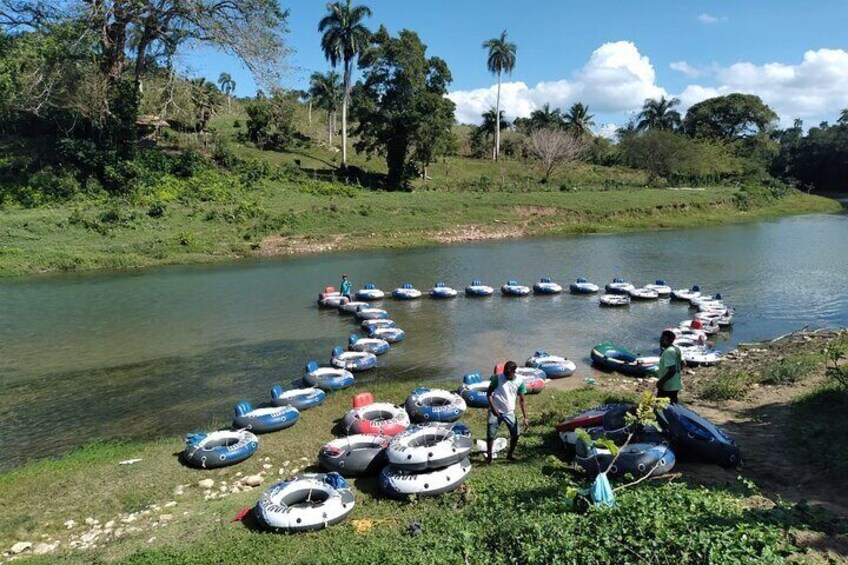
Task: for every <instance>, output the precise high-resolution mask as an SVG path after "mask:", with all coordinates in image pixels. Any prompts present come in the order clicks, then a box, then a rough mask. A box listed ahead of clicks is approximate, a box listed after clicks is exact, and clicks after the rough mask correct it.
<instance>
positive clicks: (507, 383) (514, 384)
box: [486, 361, 529, 465]
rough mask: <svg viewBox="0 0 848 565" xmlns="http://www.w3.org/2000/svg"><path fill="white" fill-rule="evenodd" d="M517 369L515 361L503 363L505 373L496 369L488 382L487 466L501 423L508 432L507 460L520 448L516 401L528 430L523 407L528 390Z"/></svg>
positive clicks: (524, 407)
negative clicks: (517, 446)
mask: <svg viewBox="0 0 848 565" xmlns="http://www.w3.org/2000/svg"><path fill="white" fill-rule="evenodd" d="M517 368H518V366H517V365H516V364H515V362H514V361H507V362H506V363H505V364H504V368H503V373H498V371H497V368H495V374H494V375H493V376H492V380H491V381H490V382H489V390H488V392H487V393H486V398H488V400H489V416H488V419H487V421H486V424H487V425H486V464H487V465H488V464H489V463H491V462H492V444H493V443H494V441H495V436H496V435H497V434H498V428H499V427H500V425H501V422H503V423H504V424H506V428H507V430H509V451H508V452H507V454H506V458H507V459H509V460H510V461H514V460H515V446H516V445H518V436H519V435H520V432H519V429H518V420H517V419H516V417H515V399H516V398H517V399H518V401H519V404H520V405H521V415H522V416H523V419H524V420H523V422H522V423H523V424H524V428H525V429H527V427H529V423H528V421H527V407H526V406H525V404H524V394H525V393H526V392H527V391H526V389H525V387H524V381H523V380H522V379H519V378H518V377H517V376H516V374H515V370H516V369H517Z"/></svg>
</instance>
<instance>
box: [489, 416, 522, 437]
mask: <svg viewBox="0 0 848 565" xmlns="http://www.w3.org/2000/svg"><path fill="white" fill-rule="evenodd" d="M501 422H503V423H504V424H506V429H507V430H509V437H511V438H513V439H514V438H517V437H518V436H519V432H518V418H516V417H515V412H513V413H512V414H507V415H506V416H501V417H498V416H495V415H494V414H493V413H492V411H491V410H489V417H488V419H487V420H486V439H495V436H497V435H498V428H500V427H501Z"/></svg>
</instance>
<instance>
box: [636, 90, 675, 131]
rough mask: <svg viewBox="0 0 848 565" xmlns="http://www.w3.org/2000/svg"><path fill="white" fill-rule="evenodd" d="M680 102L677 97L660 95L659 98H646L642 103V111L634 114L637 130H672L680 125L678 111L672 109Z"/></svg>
mask: <svg viewBox="0 0 848 565" xmlns="http://www.w3.org/2000/svg"><path fill="white" fill-rule="evenodd" d="M679 104H680V100H679V99H678V98H666V97H665V96H661V97H660V99H659V100H657V99H655V98H648V99H647V100H645V103H644V104H643V105H642V111H641V112H639V114H638V115H637V116H636V119H637V120H638V122H637V123H636V127H637V128H639V131H645V130H649V129H662V130H674V129H677V128H679V127H680V122H681V119H680V112H678V111H677V110H675V109H674V107H675V106H678V105H679Z"/></svg>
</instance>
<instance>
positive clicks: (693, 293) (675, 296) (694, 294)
mask: <svg viewBox="0 0 848 565" xmlns="http://www.w3.org/2000/svg"><path fill="white" fill-rule="evenodd" d="M700 296H701V287H700V286H698V285H695V286H693V287H692V288H681V289H678V290H672V291H671V299H672V300H682V301H685V302H689V301H690V300H692V299H693V298H698V297H700Z"/></svg>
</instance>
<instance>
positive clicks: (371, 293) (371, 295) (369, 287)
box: [353, 283, 386, 302]
mask: <svg viewBox="0 0 848 565" xmlns="http://www.w3.org/2000/svg"><path fill="white" fill-rule="evenodd" d="M384 296H386V293H385V292H383V291H382V290H380V289H379V288H377V287H376V285H375V284H374V283H368V284H366V285H365V287H364V288H360V289H359V290H357V291H356V293H355V294H354V295H353V297H354V298H356V299H357V300H362V301H365V302H367V301H369V300H380V299H381V298H383V297H384Z"/></svg>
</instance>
